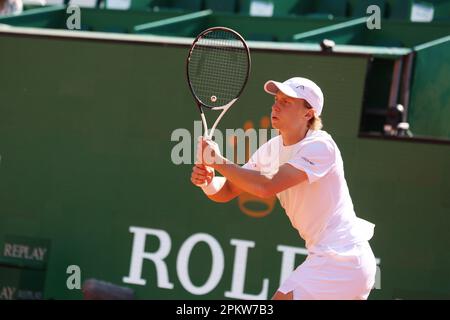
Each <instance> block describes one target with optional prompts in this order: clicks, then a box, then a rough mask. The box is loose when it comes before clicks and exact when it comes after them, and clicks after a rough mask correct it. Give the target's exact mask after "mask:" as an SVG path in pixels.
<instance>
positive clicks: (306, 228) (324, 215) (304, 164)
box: [244, 130, 375, 252]
mask: <svg viewBox="0 0 450 320" xmlns="http://www.w3.org/2000/svg"><path fill="white" fill-rule="evenodd" d="M285 163H288V164H290V165H292V166H293V167H295V168H297V169H299V170H302V171H304V172H305V173H306V174H307V176H308V181H305V182H302V183H300V184H298V185H295V186H293V187H291V188H289V189H286V190H284V191H282V192H280V193H278V194H277V197H278V199H279V200H280V203H281V206H282V207H283V208H284V209H285V210H286V214H287V215H288V217H289V219H290V221H291V224H292V226H293V227H294V228H295V229H297V230H298V232H299V234H300V236H301V237H302V238H303V239H304V240H305V242H306V247H307V248H308V250H309V251H310V252H311V251H312V252H329V251H331V252H340V251H341V250H340V249H343V248H345V247H348V246H349V245H351V244H354V243H358V242H362V241H367V240H370V239H371V238H372V236H373V231H374V227H375V225H374V224H372V223H370V222H368V221H366V220H363V219H360V218H357V217H356V214H355V211H354V209H353V203H352V199H351V197H350V193H349V190H348V187H347V182H346V181H345V177H344V165H343V161H342V157H341V153H340V151H339V149H338V147H337V145H336V143H335V142H334V141H333V139H332V137H331V136H330V135H329V134H328V133H327V132H325V131H322V130H309V131H308V133H307V134H306V136H305V138H304V139H303V140H301V141H300V142H298V143H296V144H294V145H290V146H284V145H283V143H282V137H281V135H279V136H276V137H274V138H272V139H271V140H269V141H268V142H267V143H265V144H264V145H262V146H261V147H260V148H259V149H258V150H257V151H256V152H255V153H254V154H253V155H252V157H251V158H250V160H249V161H248V162H247V163H246V164H245V165H244V168H246V169H252V170H258V171H260V172H261V173H262V174H264V175H266V176H267V177H269V178H270V177H272V176H273V175H274V174H276V173H277V171H278V168H279V167H280V166H281V165H283V164H285Z"/></svg>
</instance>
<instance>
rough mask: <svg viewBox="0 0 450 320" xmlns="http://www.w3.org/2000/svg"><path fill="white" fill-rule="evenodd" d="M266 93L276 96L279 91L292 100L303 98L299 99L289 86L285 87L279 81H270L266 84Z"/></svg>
mask: <svg viewBox="0 0 450 320" xmlns="http://www.w3.org/2000/svg"><path fill="white" fill-rule="evenodd" d="M264 91H266V92H267V93H269V94H272V95H276V94H277V93H278V91H281V92H283V93H284V94H285V95H287V96H288V97H292V98H302V97H299V96H298V95H297V94H296V93H295V91H294V90H292V89H291V87H289V86H288V85H285V84H283V83H281V82H278V81H273V80H269V81H267V82H266V83H265V84H264Z"/></svg>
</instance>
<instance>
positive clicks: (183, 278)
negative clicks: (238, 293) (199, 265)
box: [177, 233, 225, 295]
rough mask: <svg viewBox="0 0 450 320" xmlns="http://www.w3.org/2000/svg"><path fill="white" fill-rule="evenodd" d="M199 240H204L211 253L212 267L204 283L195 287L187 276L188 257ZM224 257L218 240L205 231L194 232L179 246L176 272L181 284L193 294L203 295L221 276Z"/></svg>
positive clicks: (212, 287)
mask: <svg viewBox="0 0 450 320" xmlns="http://www.w3.org/2000/svg"><path fill="white" fill-rule="evenodd" d="M199 242H205V243H206V244H207V245H208V246H209V248H210V249H211V253H212V267H211V273H210V275H209V278H208V280H207V281H206V283H205V284H204V285H203V286H201V287H196V286H194V284H193V283H192V281H191V279H190V276H189V273H188V272H189V258H190V256H191V252H192V249H193V248H194V246H195V245H196V244H197V243H199ZM224 261H225V259H224V256H223V251H222V247H221V246H220V244H219V242H217V240H216V239H214V238H213V237H212V236H210V235H209V234H206V233H196V234H193V235H192V236H190V237H189V238H188V239H187V240H186V241H185V242H184V243H183V245H182V246H181V248H180V251H179V252H178V257H177V274H178V278H179V279H180V282H181V285H182V286H183V288H185V289H186V290H187V291H188V292H190V293H192V294H195V295H203V294H207V293H209V292H211V291H212V290H214V288H215V287H216V286H217V285H218V284H219V282H220V279H221V278H222V274H223V269H224V267H225V262H224Z"/></svg>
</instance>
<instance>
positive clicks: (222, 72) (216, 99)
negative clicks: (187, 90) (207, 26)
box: [189, 30, 250, 107]
mask: <svg viewBox="0 0 450 320" xmlns="http://www.w3.org/2000/svg"><path fill="white" fill-rule="evenodd" d="M249 67H250V64H249V57H248V50H247V48H246V46H245V45H244V43H243V42H242V40H241V39H240V38H238V37H237V36H236V35H235V34H234V33H231V32H228V31H225V30H216V31H213V32H209V33H207V34H206V35H204V36H203V37H201V38H200V39H198V41H197V43H196V44H195V46H194V47H193V49H192V52H191V56H190V60H189V78H190V81H191V86H192V89H193V91H194V93H195V95H196V96H197V98H198V99H199V100H200V101H201V102H202V103H203V104H204V105H206V106H209V107H218V106H223V105H226V104H227V103H229V102H230V101H231V100H233V99H235V98H237V97H238V96H239V94H240V92H241V91H242V89H243V86H244V85H245V82H246V79H247V75H248V71H249Z"/></svg>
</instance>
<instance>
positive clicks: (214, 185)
mask: <svg viewBox="0 0 450 320" xmlns="http://www.w3.org/2000/svg"><path fill="white" fill-rule="evenodd" d="M226 181H227V179H226V178H225V177H214V178H213V179H212V181H211V182H210V183H209V184H208V185H207V186H206V187H202V190H203V192H204V193H205V194H206V195H208V196H210V195H213V194H216V193H217V192H219V191H220V189H222V187H223V185H224V184H225V182H226Z"/></svg>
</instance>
